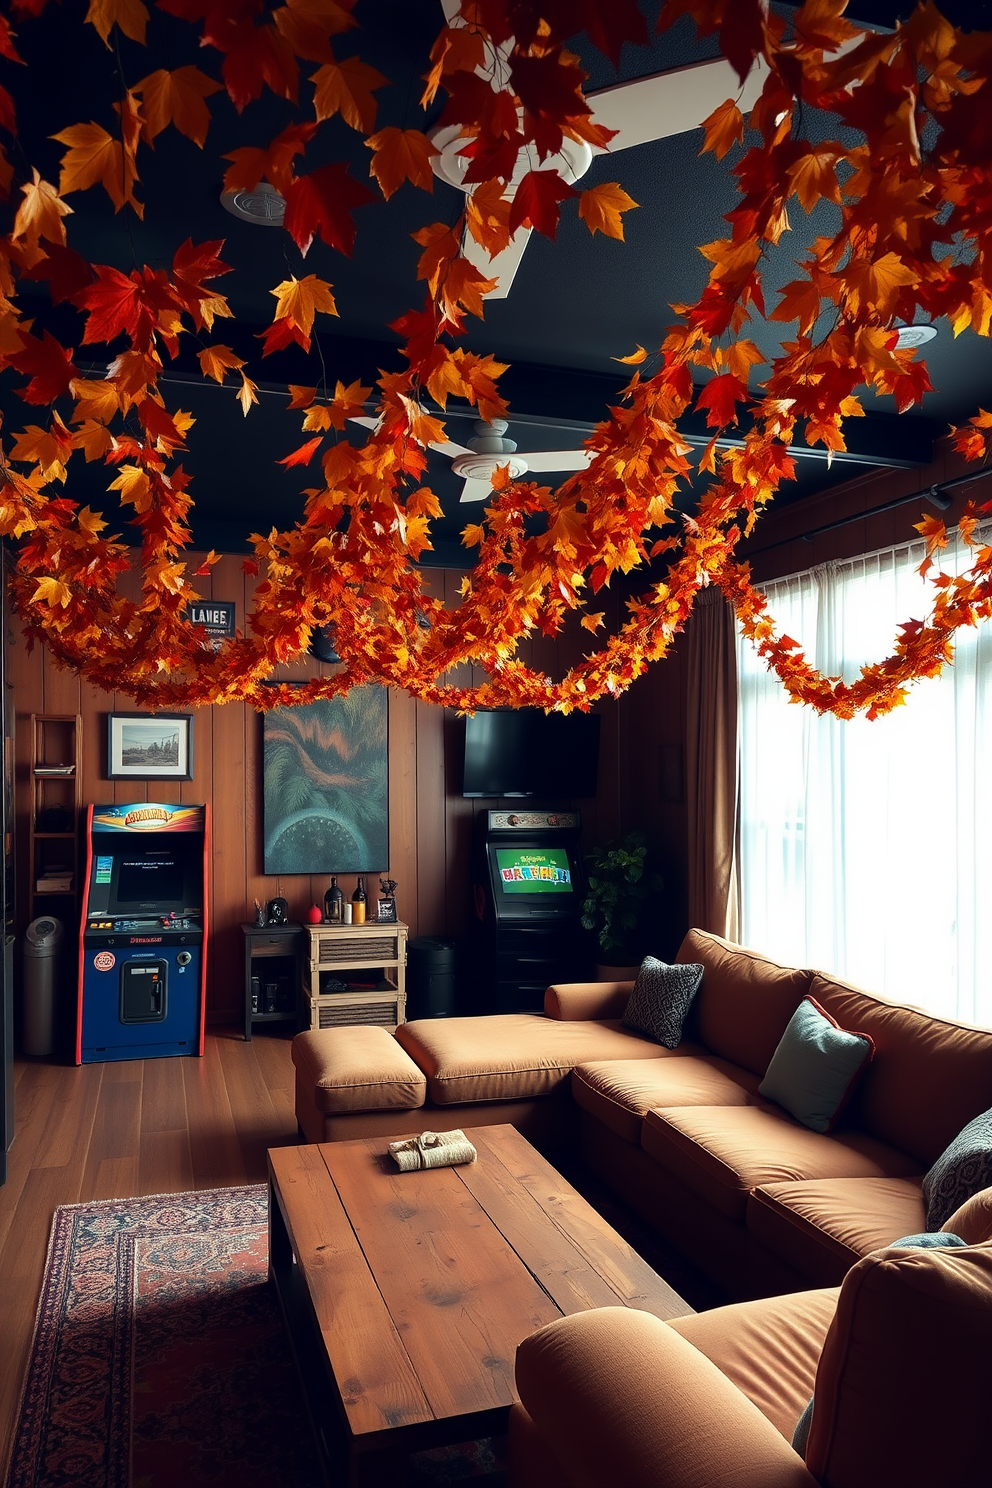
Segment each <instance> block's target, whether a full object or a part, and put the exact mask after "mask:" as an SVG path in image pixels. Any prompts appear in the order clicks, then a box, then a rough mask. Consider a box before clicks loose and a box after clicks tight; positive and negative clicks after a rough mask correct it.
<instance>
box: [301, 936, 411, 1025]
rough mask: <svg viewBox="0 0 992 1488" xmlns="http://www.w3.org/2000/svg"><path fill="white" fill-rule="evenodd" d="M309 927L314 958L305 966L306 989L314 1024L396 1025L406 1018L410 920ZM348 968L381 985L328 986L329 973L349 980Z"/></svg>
mask: <svg viewBox="0 0 992 1488" xmlns="http://www.w3.org/2000/svg"><path fill="white" fill-rule="evenodd" d="M306 930H307V936H308V940H309V958H308V961H307V963H306V966H305V968H304V992H305V997H306V1005H308V1006H309V1009H310V1028H311V1029H318V1028H338V1027H342V1026H344V1025H346V1024H349V1023H373V1024H376V1025H378V1026H382V1027H385V1028H395V1027H396V1025H397V1024H398V1023H405V1022H406V941H407V926H406V925H404V924H400V923H385V924H381V925H380V924H377V923H375V922H374V921H373V922H369V923H367V924H364V925H308V926H307V927H306ZM348 972H351V973H353V974H355V977H356V979H357V980H360V981H373V980H374V981H376V982H378V983H380V985H378V986H376V987H369V988H368V989H364V988H363V989H361V990H359V989H356V988H347V989H342V990H334V991H332V990H329V989H328V988H327V981H328V980H329V979H330V976H338V977H340V980H342V981H345V980H346V975H345V974H346V973H348ZM363 973H364V974H363Z"/></svg>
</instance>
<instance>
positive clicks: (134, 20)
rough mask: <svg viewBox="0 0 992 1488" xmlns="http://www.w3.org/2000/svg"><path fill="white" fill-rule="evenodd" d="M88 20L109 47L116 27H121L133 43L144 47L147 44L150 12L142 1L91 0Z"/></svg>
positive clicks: (87, 13)
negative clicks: (138, 43)
mask: <svg viewBox="0 0 992 1488" xmlns="http://www.w3.org/2000/svg"><path fill="white" fill-rule="evenodd" d="M86 19H87V21H89V23H90V25H91V26H93V27H94V28H95V29H96V30H97V31H98V32H99V33H100V36H101V38H102V39H103V43H104V45H105V46H107V47H109V46H110V39H109V38H110V33H111V30H112V29H113V27H114V26H117V27H119V28H120V30H121V31H123V32H124V35H125V36H129V37H130V38H131V40H132V41H137V42H140V43H141V45H142V46H144V44H145V27H146V26H147V25H148V11H147V10H146V8H145V6H144V5H142V3H141V0H90V8H89V10H88V11H87V12H86Z"/></svg>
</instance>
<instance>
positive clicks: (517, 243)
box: [462, 227, 531, 300]
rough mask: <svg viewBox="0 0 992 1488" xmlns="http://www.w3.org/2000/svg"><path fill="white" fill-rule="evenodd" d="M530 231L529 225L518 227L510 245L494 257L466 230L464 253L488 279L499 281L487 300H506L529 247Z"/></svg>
mask: <svg viewBox="0 0 992 1488" xmlns="http://www.w3.org/2000/svg"><path fill="white" fill-rule="evenodd" d="M530 232H531V230H530V228H529V227H518V228H517V230H516V232H515V233H514V234H513V237H512V238H511V239H510V242H509V245H508V246H507V247H506V248H504V249H503V251H502V253H497V254H496V255H495V257H494V258H490V257H489V254H488V253H487V252H486V250H485V248H483V246H482V244H481V243H477V242H476V241H475V239H474V238H473V237H472V235H471V234H470V233H468V232H466V234H465V237H464V239H463V241H462V253H463V254H464V256H465V257H466V258H467V259H468V261H469V263H471V264H474V265H475V267H476V268H477V269H478V270H479V272H480V273H482V274H485V276H486V278H487V279H497V280H498V281H499V282H498V284H497V285H496V288H495V289H492V290H490V291H489V293H488V295H486V299H487V300H505V299H506V297H507V295H508V294H509V293H510V285H511V284H512V283H513V277H514V275H515V274H516V272H517V268H518V267H519V264H520V260H521V259H522V258H523V254H524V249H525V248H526V247H527V241H528V239H529V238H530Z"/></svg>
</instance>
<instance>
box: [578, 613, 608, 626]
mask: <svg viewBox="0 0 992 1488" xmlns="http://www.w3.org/2000/svg"><path fill="white" fill-rule="evenodd" d="M605 615H606V611H605V610H600V611H599V612H598V613H597V614H595V615H583V617H582V619H581V620H580V621H579V624H580V625H581V626H582V627H583V629H585V630H598V629H599V627H600V626H601V625H602V623H603V619H604V617H605Z"/></svg>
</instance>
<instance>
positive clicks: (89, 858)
mask: <svg viewBox="0 0 992 1488" xmlns="http://www.w3.org/2000/svg"><path fill="white" fill-rule="evenodd" d="M92 863H93V807H92V805H90V806H87V808H86V865H85V867H84V868H83V882H82V884H81V886H80V905H81V909H82V912H81V914H80V916H79V959H78V961H77V963H76V1063H77V1064H82V1062H83V961H84V954H83V932H84V931H85V929H86V894H87V891H88V889H89V886H90V867H91V865H92Z"/></svg>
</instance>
